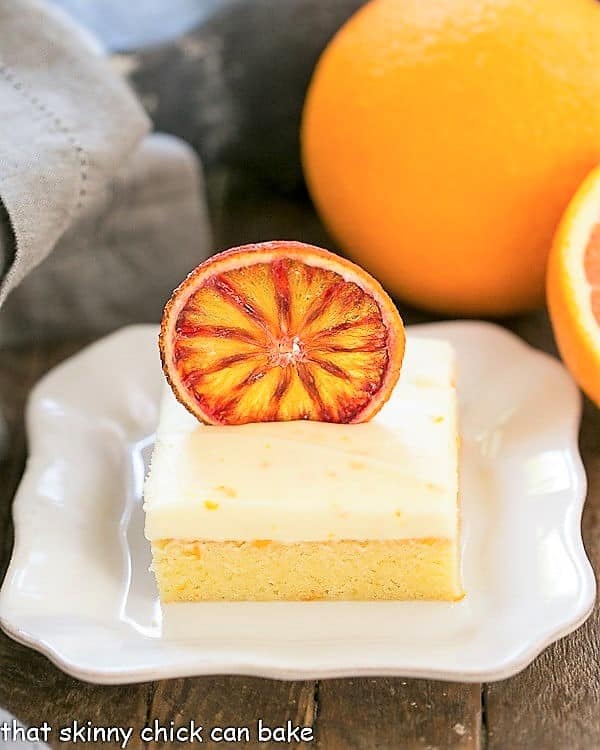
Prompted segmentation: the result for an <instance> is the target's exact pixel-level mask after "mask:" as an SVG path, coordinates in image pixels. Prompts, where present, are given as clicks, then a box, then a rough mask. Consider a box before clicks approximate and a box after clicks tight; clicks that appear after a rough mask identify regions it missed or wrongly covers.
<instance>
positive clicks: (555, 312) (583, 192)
mask: <svg viewBox="0 0 600 750" xmlns="http://www.w3.org/2000/svg"><path fill="white" fill-rule="evenodd" d="M547 296H548V307H549V311H550V318H551V320H552V327H553V330H554V335H555V337H556V341H557V344H558V348H559V350H560V353H561V356H562V358H563V360H564V362H565V364H566V365H567V367H568V368H569V370H570V371H571V372H572V374H573V376H574V377H575V379H576V380H577V382H578V383H579V385H580V386H581V388H582V389H583V390H584V391H585V392H586V393H587V395H588V396H589V397H590V398H591V399H592V400H593V401H594V402H595V403H596V404H598V405H600V167H598V168H596V169H595V170H593V171H592V172H591V173H590V175H589V176H588V177H587V179H586V180H585V181H584V182H583V184H582V185H581V187H580V189H579V190H578V191H577V193H576V194H575V197H574V198H573V200H572V201H571V203H570V204H569V207H568V209H567V211H566V212H565V215H564V218H563V220H562V222H561V224H560V226H559V229H558V231H557V233H556V238H555V240H554V244H553V247H552V251H551V253H550V260H549V264H548V277H547Z"/></svg>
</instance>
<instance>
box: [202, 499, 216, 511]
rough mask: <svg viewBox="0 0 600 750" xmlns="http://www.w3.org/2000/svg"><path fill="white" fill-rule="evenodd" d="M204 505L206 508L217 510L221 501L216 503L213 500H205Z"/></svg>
mask: <svg viewBox="0 0 600 750" xmlns="http://www.w3.org/2000/svg"><path fill="white" fill-rule="evenodd" d="M204 507H205V508H206V510H216V509H217V508H218V507H219V503H215V502H213V501H212V500H205V501H204Z"/></svg>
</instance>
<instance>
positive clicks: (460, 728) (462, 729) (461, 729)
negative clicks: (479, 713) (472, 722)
mask: <svg viewBox="0 0 600 750" xmlns="http://www.w3.org/2000/svg"><path fill="white" fill-rule="evenodd" d="M452 729H454V731H455V732H456V734H457V735H458V736H459V737H463V736H464V735H465V734H466V733H467V730H466V728H465V725H464V724H460V723H459V722H456V724H455V725H454V726H453V727H452Z"/></svg>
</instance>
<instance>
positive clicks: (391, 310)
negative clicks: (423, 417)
mask: <svg viewBox="0 0 600 750" xmlns="http://www.w3.org/2000/svg"><path fill="white" fill-rule="evenodd" d="M160 349H161V356H162V361H163V368H164V371H165V374H166V376H167V379H168V380H169V382H170V384H171V387H172V388H173V391H174V393H175V395H176V396H177V398H178V399H179V400H180V401H181V402H182V403H183V404H184V405H185V406H186V407H187V408H188V409H189V410H190V411H191V412H192V413H193V414H195V415H196V416H197V417H198V418H199V419H201V420H203V421H205V422H208V423H212V424H244V423H246V422H265V421H288V420H293V419H313V420H320V421H327V422H346V423H348V422H361V421H365V420H367V419H369V418H370V417H372V416H373V414H375V413H376V412H377V411H378V410H379V409H380V408H381V406H382V405H383V403H384V402H385V400H386V399H387V397H388V396H389V394H390V392H391V390H392V388H393V386H394V385H395V383H396V381H397V379H398V376H399V373H400V366H401V363H402V357H403V353H404V329H403V325H402V321H401V319H400V316H399V315H398V312H397V311H396V308H395V307H394V305H393V303H392V301H391V300H390V299H389V297H388V296H387V295H386V294H385V292H384V291H383V289H382V288H381V286H380V285H379V284H378V283H377V282H376V281H375V280H374V279H372V278H371V277H370V276H369V275H368V274H367V273H366V272H365V271H363V270H362V269H360V268H359V267H358V266H355V265H354V264H352V263H350V262H349V261H346V260H344V259H342V258H339V257H338V256H336V255H333V254H332V253H329V252H327V251H326V250H322V249H320V248H316V247H312V246H309V245H304V244H302V243H297V242H270V243H263V244H260V245H246V246H243V247H240V248H234V249H233V250H228V251H226V252H224V253H221V254H219V255H216V256H214V257H213V258H210V259H209V260H208V261H206V262H205V263H203V264H201V265H200V266H198V268H196V269H195V270H194V271H193V272H192V273H191V274H190V275H189V276H188V278H187V279H186V280H185V281H184V282H183V283H182V284H181V286H179V287H178V288H177V289H176V290H175V292H174V293H173V296H172V297H171V299H170V300H169V302H168V303H167V306H166V307H165V313H164V316H163V321H162V326H161V335H160Z"/></svg>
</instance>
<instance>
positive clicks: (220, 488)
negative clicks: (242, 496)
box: [215, 484, 237, 497]
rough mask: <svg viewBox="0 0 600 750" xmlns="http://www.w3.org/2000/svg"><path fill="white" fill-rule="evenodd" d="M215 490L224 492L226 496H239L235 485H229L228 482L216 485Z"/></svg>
mask: <svg viewBox="0 0 600 750" xmlns="http://www.w3.org/2000/svg"><path fill="white" fill-rule="evenodd" d="M215 490H217V492H222V493H223V494H224V495H225V496H226V497H237V492H236V491H235V490H234V489H233V487H228V486H227V485H226V484H220V485H219V486H218V487H215Z"/></svg>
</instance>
